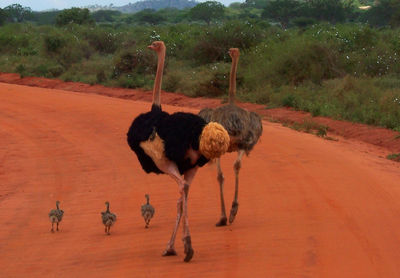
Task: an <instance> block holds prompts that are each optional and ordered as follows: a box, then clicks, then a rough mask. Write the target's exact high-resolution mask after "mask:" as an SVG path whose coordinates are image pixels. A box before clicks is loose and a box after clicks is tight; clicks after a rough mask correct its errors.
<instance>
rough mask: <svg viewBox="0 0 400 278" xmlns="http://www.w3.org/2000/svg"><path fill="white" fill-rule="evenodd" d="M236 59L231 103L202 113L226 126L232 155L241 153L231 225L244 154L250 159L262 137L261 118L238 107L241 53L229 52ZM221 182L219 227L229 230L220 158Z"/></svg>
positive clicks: (236, 207)
mask: <svg viewBox="0 0 400 278" xmlns="http://www.w3.org/2000/svg"><path fill="white" fill-rule="evenodd" d="M229 55H230V56H231V58H232V66H231V74H230V82H229V103H228V104H226V105H224V106H221V107H218V108H216V109H210V108H205V109H203V110H201V111H200V113H199V116H201V117H202V118H203V119H205V120H206V121H207V122H209V121H215V122H218V123H220V124H222V125H223V126H224V128H225V129H226V130H227V131H228V133H229V137H230V144H229V148H228V152H234V151H237V152H238V156H237V159H236V161H235V163H234V165H233V168H234V171H235V197H234V200H233V202H232V209H231V213H230V216H229V223H232V222H233V221H234V220H235V216H236V214H237V211H238V207H239V203H238V190H239V170H240V167H241V161H242V157H243V155H244V154H247V155H249V153H250V151H251V150H252V149H253V147H254V145H255V144H256V143H257V142H258V139H259V138H260V136H261V134H262V123H261V118H260V116H259V115H258V114H256V113H254V112H249V111H247V110H245V109H243V108H240V107H238V106H237V105H236V104H235V94H236V70H237V64H238V61H239V49H237V48H231V49H229ZM217 169H218V176H217V179H218V182H219V187H220V196H221V219H220V220H219V221H218V222H217V224H216V225H217V226H225V225H226V224H227V223H226V222H227V218H226V212H225V203H224V192H223V189H224V175H223V173H222V170H221V163H220V159H219V158H217Z"/></svg>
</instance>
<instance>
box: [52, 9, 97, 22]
mask: <svg viewBox="0 0 400 278" xmlns="http://www.w3.org/2000/svg"><path fill="white" fill-rule="evenodd" d="M72 23H73V24H79V25H82V24H93V23H94V20H93V18H92V17H91V15H90V13H89V10H88V9H80V8H71V9H66V10H63V11H62V12H61V13H60V14H58V15H57V17H56V25H57V26H64V25H68V24H72Z"/></svg>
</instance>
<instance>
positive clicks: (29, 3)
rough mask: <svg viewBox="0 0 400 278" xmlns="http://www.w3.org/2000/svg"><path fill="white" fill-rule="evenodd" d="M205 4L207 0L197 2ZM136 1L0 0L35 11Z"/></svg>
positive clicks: (223, 0) (228, 1) (1, 5)
mask: <svg viewBox="0 0 400 278" xmlns="http://www.w3.org/2000/svg"><path fill="white" fill-rule="evenodd" d="M197 1H198V2H205V1H206V0H197ZM135 2H137V1H136V0H0V8H5V7H7V6H9V5H12V4H21V5H22V6H24V7H30V8H31V9H32V10H33V11H43V10H50V9H58V10H62V9H69V8H72V7H84V6H88V5H94V4H98V5H102V6H105V5H107V6H108V5H109V4H111V3H112V4H114V6H118V7H119V6H124V5H127V4H129V3H135ZM218 2H220V3H222V4H224V5H225V6H228V5H229V4H231V3H233V2H244V0H218Z"/></svg>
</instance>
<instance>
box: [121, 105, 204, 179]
mask: <svg viewBox="0 0 400 278" xmlns="http://www.w3.org/2000/svg"><path fill="white" fill-rule="evenodd" d="M206 124H207V123H206V121H205V120H203V119H202V118H201V117H199V116H197V115H194V114H191V113H184V112H177V113H173V114H168V113H166V112H163V111H162V110H161V107H160V106H156V105H153V106H152V108H151V111H150V112H147V113H143V114H141V115H139V116H138V117H137V118H136V119H135V120H134V121H133V123H132V125H131V127H130V128H129V131H128V134H127V136H128V144H129V146H130V147H131V149H132V150H133V151H134V152H135V153H136V155H137V157H138V160H139V162H140V164H141V166H142V168H143V170H144V171H145V172H146V173H151V172H153V173H156V174H160V173H163V172H162V171H161V170H160V169H159V168H158V167H157V166H156V165H155V163H154V162H153V160H152V159H151V157H150V156H148V155H147V154H146V153H145V152H144V150H143V148H142V147H141V146H140V143H141V142H143V141H147V140H149V139H150V140H151V137H152V136H154V134H155V133H157V134H158V135H159V136H160V138H161V139H162V140H163V141H164V144H165V145H164V147H165V149H164V152H165V156H166V157H167V158H168V159H169V160H171V161H173V162H175V163H176V165H177V166H178V169H179V172H180V174H183V173H185V172H186V171H187V170H189V169H191V168H194V167H196V166H200V167H201V166H203V165H204V164H206V163H207V162H208V161H209V160H208V159H207V158H205V157H204V156H203V155H201V156H200V157H199V159H198V160H197V161H196V162H195V163H192V162H191V161H190V158H188V157H185V155H186V153H187V151H188V150H189V149H193V150H196V151H197V150H199V137H200V134H201V132H202V130H203V128H204V126H205V125H206Z"/></svg>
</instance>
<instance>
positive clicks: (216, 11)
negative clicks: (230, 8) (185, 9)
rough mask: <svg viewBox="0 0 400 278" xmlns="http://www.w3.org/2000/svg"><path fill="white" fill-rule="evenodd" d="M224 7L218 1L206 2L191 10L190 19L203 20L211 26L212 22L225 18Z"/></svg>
mask: <svg viewBox="0 0 400 278" xmlns="http://www.w3.org/2000/svg"><path fill="white" fill-rule="evenodd" d="M224 12H225V10H224V5H222V4H221V3H219V2H216V1H206V2H203V3H200V4H198V5H196V6H195V7H193V8H192V9H190V12H189V17H190V18H191V19H192V20H201V21H204V22H206V23H207V24H210V23H211V21H213V20H217V19H221V18H222V17H223V16H224Z"/></svg>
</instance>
